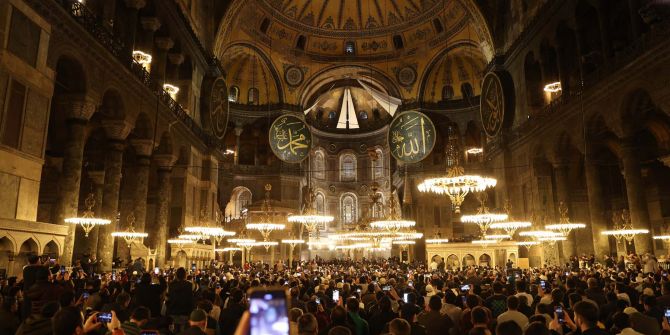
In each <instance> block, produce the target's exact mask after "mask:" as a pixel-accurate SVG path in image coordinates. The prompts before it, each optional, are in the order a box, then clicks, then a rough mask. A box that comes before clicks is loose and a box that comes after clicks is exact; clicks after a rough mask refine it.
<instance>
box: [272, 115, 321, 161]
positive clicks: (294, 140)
mask: <svg viewBox="0 0 670 335" xmlns="http://www.w3.org/2000/svg"><path fill="white" fill-rule="evenodd" d="M269 141H270V148H272V152H274V153H275V155H276V156H277V157H279V159H281V160H282V161H284V162H286V163H300V162H302V161H303V160H304V159H305V158H307V156H308V155H309V150H310V148H311V147H312V133H311V132H310V131H309V127H308V126H307V124H306V123H305V121H303V120H302V119H301V118H299V117H297V116H295V115H282V116H280V117H278V118H277V119H276V120H275V121H274V122H273V123H272V126H270V136H269Z"/></svg>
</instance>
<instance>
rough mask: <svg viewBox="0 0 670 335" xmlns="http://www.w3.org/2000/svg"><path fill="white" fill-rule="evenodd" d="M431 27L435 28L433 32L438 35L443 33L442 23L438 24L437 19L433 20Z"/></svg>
mask: <svg viewBox="0 0 670 335" xmlns="http://www.w3.org/2000/svg"><path fill="white" fill-rule="evenodd" d="M433 27H435V32H436V33H438V34H439V33H441V32H443V31H444V27H443V26H442V22H440V19H438V18H435V19H433Z"/></svg>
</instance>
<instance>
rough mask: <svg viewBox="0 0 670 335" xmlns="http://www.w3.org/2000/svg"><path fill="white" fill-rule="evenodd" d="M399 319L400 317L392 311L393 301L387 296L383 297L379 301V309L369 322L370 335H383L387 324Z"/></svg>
mask: <svg viewBox="0 0 670 335" xmlns="http://www.w3.org/2000/svg"><path fill="white" fill-rule="evenodd" d="M397 317H398V315H397V314H396V313H394V312H393V310H391V299H390V298H389V297H388V296H386V295H385V296H383V297H382V298H381V299H379V303H378V308H377V310H376V311H375V313H373V314H372V316H371V317H370V320H369V322H368V324H369V325H370V335H379V334H381V333H382V331H383V330H384V327H385V326H386V324H387V323H389V322H391V320H393V319H395V318H397Z"/></svg>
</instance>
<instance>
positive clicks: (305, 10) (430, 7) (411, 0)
mask: <svg viewBox="0 0 670 335" xmlns="http://www.w3.org/2000/svg"><path fill="white" fill-rule="evenodd" d="M262 3H263V4H264V5H265V6H266V9H270V11H271V12H272V15H273V16H275V18H276V19H278V20H280V21H282V22H283V23H285V24H287V25H289V26H290V27H293V28H297V29H301V30H304V31H305V32H307V33H310V34H315V35H321V36H330V37H342V35H343V34H345V35H346V36H350V37H359V36H370V35H378V34H386V33H388V32H389V31H392V30H396V31H397V29H403V28H405V27H409V26H414V25H416V24H417V23H422V22H425V21H426V20H427V19H428V18H430V17H432V16H435V15H437V13H438V12H439V9H440V8H442V7H443V6H445V2H443V1H438V0H367V1H361V0H332V1H331V0H313V1H304V0H262Z"/></svg>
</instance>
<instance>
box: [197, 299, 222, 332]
mask: <svg viewBox="0 0 670 335" xmlns="http://www.w3.org/2000/svg"><path fill="white" fill-rule="evenodd" d="M197 308H198V309H202V310H203V311H205V313H207V329H206V330H205V332H206V333H207V334H208V335H219V334H221V332H220V330H219V323H218V322H217V321H216V319H214V318H213V317H212V309H213V308H214V304H212V302H211V301H209V300H207V299H203V300H200V301H198V304H197Z"/></svg>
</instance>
